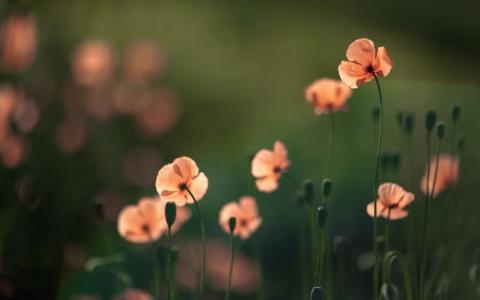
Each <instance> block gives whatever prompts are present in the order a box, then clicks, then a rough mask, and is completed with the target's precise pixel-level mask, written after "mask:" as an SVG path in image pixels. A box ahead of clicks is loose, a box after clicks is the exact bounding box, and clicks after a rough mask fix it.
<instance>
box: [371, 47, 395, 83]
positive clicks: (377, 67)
mask: <svg viewBox="0 0 480 300" xmlns="http://www.w3.org/2000/svg"><path fill="white" fill-rule="evenodd" d="M373 68H374V72H375V74H377V75H378V76H380V77H385V76H387V75H388V74H389V73H390V70H391V69H392V68H393V62H392V59H391V58H390V56H388V52H387V48H385V47H378V51H377V56H376V58H375V63H374V64H373Z"/></svg>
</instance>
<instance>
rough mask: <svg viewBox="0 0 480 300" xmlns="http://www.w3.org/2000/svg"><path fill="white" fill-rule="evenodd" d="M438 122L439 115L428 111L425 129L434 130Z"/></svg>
mask: <svg viewBox="0 0 480 300" xmlns="http://www.w3.org/2000/svg"><path fill="white" fill-rule="evenodd" d="M436 121H437V113H436V112H434V111H433V110H430V111H428V112H427V115H426V117H425V127H426V128H427V130H428V131H430V130H432V129H433V127H434V126H435V122H436Z"/></svg>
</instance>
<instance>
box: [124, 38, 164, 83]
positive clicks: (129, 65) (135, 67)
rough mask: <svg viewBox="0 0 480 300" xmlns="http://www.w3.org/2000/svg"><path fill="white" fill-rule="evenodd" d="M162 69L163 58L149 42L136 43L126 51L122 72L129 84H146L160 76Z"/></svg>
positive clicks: (157, 49)
mask: <svg viewBox="0 0 480 300" xmlns="http://www.w3.org/2000/svg"><path fill="white" fill-rule="evenodd" d="M164 68H165V57H164V56H163V53H162V52H160V49H159V48H158V47H157V45H155V43H153V42H151V41H140V42H136V43H134V44H132V45H131V46H130V47H128V49H127V50H126V53H125V59H124V62H123V72H124V76H125V79H126V80H128V81H130V82H133V83H146V82H148V81H149V80H151V79H153V77H154V76H157V75H159V74H161V73H162V72H163V71H164Z"/></svg>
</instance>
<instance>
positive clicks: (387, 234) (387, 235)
mask: <svg viewBox="0 0 480 300" xmlns="http://www.w3.org/2000/svg"><path fill="white" fill-rule="evenodd" d="M391 211H392V209H391V208H390V207H389V208H388V216H387V225H386V226H385V253H387V252H388V251H389V250H390V223H391V221H390V213H391Z"/></svg>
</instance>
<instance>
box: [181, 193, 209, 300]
mask: <svg viewBox="0 0 480 300" xmlns="http://www.w3.org/2000/svg"><path fill="white" fill-rule="evenodd" d="M186 190H187V192H188V193H189V194H190V197H192V199H193V203H194V204H195V211H196V212H197V215H198V219H199V221H200V230H201V234H202V269H201V272H200V287H199V292H198V294H199V295H198V296H199V298H200V299H202V298H203V290H204V288H205V267H206V264H207V234H206V232H205V223H204V222H203V218H202V214H201V212H200V208H199V207H198V202H197V199H195V196H194V195H193V194H192V191H190V189H189V188H188V187H187V188H186Z"/></svg>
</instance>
